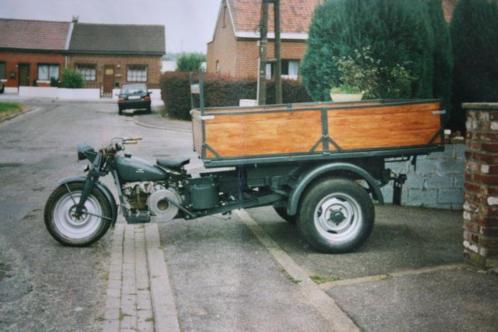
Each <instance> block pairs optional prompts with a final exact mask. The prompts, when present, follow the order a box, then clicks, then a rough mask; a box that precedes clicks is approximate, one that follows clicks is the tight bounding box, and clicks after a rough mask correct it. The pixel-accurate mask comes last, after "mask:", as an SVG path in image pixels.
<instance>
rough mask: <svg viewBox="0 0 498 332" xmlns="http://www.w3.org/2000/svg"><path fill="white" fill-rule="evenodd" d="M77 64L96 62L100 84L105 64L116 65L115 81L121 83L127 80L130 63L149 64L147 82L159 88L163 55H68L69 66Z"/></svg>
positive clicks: (150, 86)
mask: <svg viewBox="0 0 498 332" xmlns="http://www.w3.org/2000/svg"><path fill="white" fill-rule="evenodd" d="M77 64H95V65H97V77H96V82H89V85H92V83H94V84H95V85H96V86H100V85H101V84H102V83H103V80H104V66H105V65H114V66H115V67H114V68H115V82H116V83H118V84H119V85H121V84H122V83H125V82H126V74H127V66H128V65H146V66H147V84H148V86H149V88H153V89H157V88H159V80H160V76H161V57H160V56H128V55H122V56H118V55H115V56H107V55H70V56H69V57H68V67H70V68H74V67H75V66H76V65H77Z"/></svg>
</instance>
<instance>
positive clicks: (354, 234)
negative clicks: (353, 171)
mask: <svg viewBox="0 0 498 332" xmlns="http://www.w3.org/2000/svg"><path fill="white" fill-rule="evenodd" d="M374 219H375V209H374V205H373V203H372V200H371V199H370V196H369V195H368V193H367V191H366V190H365V189H364V188H363V187H361V186H360V185H359V184H357V183H355V182H353V181H350V180H345V179H328V180H324V181H321V182H319V183H317V184H316V185H314V186H313V187H312V188H311V189H310V190H309V191H308V192H307V193H306V194H305V196H304V198H303V200H302V202H301V204H300V211H299V218H298V222H297V223H298V226H299V230H300V231H301V233H302V234H303V237H304V238H305V239H306V240H307V241H308V243H309V244H310V245H311V246H313V247H314V248H315V249H317V250H319V251H322V252H327V253H345V252H351V251H353V250H355V249H357V248H358V247H360V246H361V245H362V244H363V243H364V242H365V241H366V240H367V238H368V237H369V235H370V233H371V232H372V229H373V225H374Z"/></svg>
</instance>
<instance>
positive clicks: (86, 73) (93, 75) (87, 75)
mask: <svg viewBox="0 0 498 332" xmlns="http://www.w3.org/2000/svg"><path fill="white" fill-rule="evenodd" d="M76 70H77V71H78V72H79V73H80V74H81V75H83V79H84V80H85V81H95V80H96V79H97V66H96V65H76Z"/></svg>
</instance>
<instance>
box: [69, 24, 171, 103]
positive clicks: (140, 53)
mask: <svg viewBox="0 0 498 332" xmlns="http://www.w3.org/2000/svg"><path fill="white" fill-rule="evenodd" d="M71 30H72V34H71V39H70V43H69V48H68V50H67V51H66V54H67V55H68V66H69V67H70V68H75V69H76V70H78V71H79V72H81V73H82V74H83V77H84V79H85V81H86V85H87V86H88V87H95V86H97V87H101V89H102V91H103V93H104V94H109V93H111V92H112V89H113V88H118V87H120V86H121V84H123V83H127V82H144V83H147V85H148V87H149V88H154V89H155V88H159V79H160V76H161V57H162V56H163V55H164V53H165V37H164V26H162V25H116V24H89V23H79V22H78V21H76V20H74V21H73V22H72V23H71Z"/></svg>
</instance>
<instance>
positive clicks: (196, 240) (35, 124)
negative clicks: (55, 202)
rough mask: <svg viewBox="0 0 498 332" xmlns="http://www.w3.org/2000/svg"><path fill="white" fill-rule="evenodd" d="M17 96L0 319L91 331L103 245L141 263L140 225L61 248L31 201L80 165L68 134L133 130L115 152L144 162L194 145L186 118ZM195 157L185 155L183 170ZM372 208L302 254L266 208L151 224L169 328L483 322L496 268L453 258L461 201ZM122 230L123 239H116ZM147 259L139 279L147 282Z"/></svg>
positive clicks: (0, 172)
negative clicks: (347, 247) (372, 214)
mask: <svg viewBox="0 0 498 332" xmlns="http://www.w3.org/2000/svg"><path fill="white" fill-rule="evenodd" d="M26 103H27V104H28V105H29V106H30V107H31V108H32V109H33V110H32V111H31V112H29V113H27V114H24V115H21V116H19V117H17V118H15V119H13V120H10V121H8V122H4V123H0V138H1V140H0V183H1V189H2V194H1V196H0V330H1V331H35V330H36V331H100V330H102V326H103V325H104V323H105V322H106V319H107V318H106V303H109V299H107V302H106V294H107V296H109V294H110V292H109V289H110V285H111V282H112V280H113V276H112V273H113V271H112V269H111V270H110V266H115V265H116V264H115V262H112V261H111V252H112V254H113V255H114V253H117V256H120V255H124V256H123V257H122V259H123V262H122V264H123V266H124V265H126V264H129V263H130V262H133V264H137V265H138V264H141V262H140V259H144V257H146V255H147V257H148V258H149V264H150V263H151V262H153V260H152V261H151V260H150V257H149V256H148V255H149V252H148V250H149V248H148V246H149V243H145V244H144V243H143V242H140V241H146V240H143V238H144V233H145V234H146V233H147V232H148V231H149V230H150V229H148V228H145V230H143V228H141V227H142V226H137V227H135V228H126V229H128V231H127V230H126V229H125V228H124V227H125V226H123V225H121V226H122V227H121V226H120V227H121V228H118V227H116V229H115V230H110V231H109V232H108V234H107V235H106V236H104V238H103V239H101V240H100V241H99V242H97V243H96V244H94V245H93V246H91V247H89V248H67V247H63V246H61V245H59V244H58V243H57V242H56V241H55V240H53V239H52V238H51V237H50V235H49V234H48V232H47V231H46V230H45V226H44V223H43V207H44V203H45V200H46V198H47V197H48V195H49V194H50V192H51V191H52V190H53V188H54V187H55V186H56V184H57V182H58V181H59V180H61V179H63V178H65V177H69V176H75V175H81V174H83V171H82V169H83V167H84V165H85V163H78V162H77V161H76V150H75V147H76V145H77V144H79V143H83V142H85V143H88V144H90V145H93V146H96V147H99V146H101V145H103V144H107V143H108V142H109V141H110V139H111V138H113V137H116V136H121V137H131V136H140V137H143V141H141V142H140V144H138V145H133V146H127V150H128V151H129V152H130V153H132V154H134V155H135V156H138V157H140V158H143V159H145V160H149V161H153V159H154V158H155V157H164V156H167V155H189V156H192V157H194V154H193V153H192V152H191V151H192V141H191V134H190V125H189V123H187V122H181V121H169V120H165V119H163V118H160V117H159V116H158V115H157V114H152V115H136V116H118V112H117V108H116V105H115V104H111V103H69V102H67V103H51V102H49V101H40V100H30V101H27V102H26ZM199 166H201V164H200V163H199V161H198V160H197V161H196V160H195V159H194V160H193V166H191V168H192V169H193V168H195V167H199ZM104 183H106V184H108V185H109V187H110V188H112V185H111V182H110V179H108V178H106V179H104ZM376 213H377V220H376V226H375V228H374V231H373V234H372V236H371V238H370V239H369V241H368V242H367V244H366V245H365V246H364V247H362V248H361V249H360V250H359V251H358V252H355V253H351V254H343V255H326V254H320V253H317V252H314V251H313V250H312V249H310V248H309V246H308V245H307V244H306V243H305V242H304V240H303V239H302V238H301V237H300V235H299V233H298V230H297V228H296V227H295V226H292V225H289V224H288V223H286V222H285V221H283V220H282V219H280V218H279V217H278V216H277V214H276V213H275V212H274V211H273V209H272V208H271V207H262V208H255V209H249V210H248V211H244V210H242V211H235V212H234V213H233V214H231V215H214V216H208V217H204V218H199V219H197V220H190V221H185V220H182V219H175V220H173V221H171V222H168V223H160V224H158V230H159V236H160V241H157V242H158V243H156V244H155V245H157V248H160V251H161V253H162V255H164V256H163V257H164V263H165V266H166V267H167V275H166V278H165V279H164V280H165V284H163V285H161V286H164V287H165V288H170V289H171V291H172V292H171V294H170V295H168V296H169V300H170V301H171V302H172V303H173V305H174V306H175V307H176V311H177V314H176V315H174V316H175V317H171V318H172V319H173V320H175V321H177V323H178V325H179V327H180V330H182V331H333V330H351V329H352V328H351V327H353V329H359V330H366V331H386V330H391V331H392V330H403V331H420V330H425V331H431V330H432V331H434V330H472V329H478V330H482V331H492V330H493V329H495V328H496V326H497V324H498V320H497V317H496V311H497V310H498V303H497V301H496V298H497V297H498V286H497V285H498V283H497V282H496V275H492V274H486V273H482V271H481V272H479V271H476V270H475V269H473V268H471V267H469V266H466V265H464V264H462V254H461V252H462V245H461V242H462V239H461V236H462V235H461V234H462V230H461V228H462V226H461V225H462V219H461V212H458V211H456V212H455V211H444V210H431V209H422V208H400V207H392V206H384V207H382V206H377V207H376ZM120 222H122V218H121V220H120ZM126 227H127V226H126ZM123 229H125V230H124V231H123ZM130 229H131V231H130ZM118 231H119V232H121V233H123V232H124V233H123V234H124V235H120V234H119V233H118ZM116 234H117V235H116ZM114 235H116V236H114ZM119 236H121V239H124V240H122V241H124V242H119V241H116V239H117V238H119ZM146 237H147V234H146V235H145V238H146ZM113 238H114V239H115V240H114V241H113V240H112V239H113ZM130 239H132V240H131V241H133V239H135V240H134V241H135V246H133V242H131V245H129V246H128V247H127V245H128V244H129V243H128V244H127V241H129V240H130ZM137 239H140V240H137ZM137 241H138V242H137ZM113 242H114V243H113ZM159 242H160V243H159ZM123 247H124V248H125V249H124V250H123ZM137 248H139V251H137V252H139V253H135V252H134V250H138V249H137ZM153 249H154V248H153ZM123 253H124V254H123ZM113 257H114V256H113ZM127 259H129V260H128V261H127ZM150 268H151V267H150V266H149V271H148V273H149V277H150V280H149V281H147V280H146V281H145V285H150V284H152V288H151V289H150V287H149V286H147V287H149V291H151V292H153V291H154V290H155V288H154V284H153V277H154V273H152V272H151V270H150ZM144 269H146V267H145V265H143V264H142V265H141V266H140V268H138V267H137V268H135V270H133V271H139V270H144ZM124 273H125V271H124V270H123V275H124ZM118 277H119V278H121V274H120V275H119V276H118ZM123 278H124V277H123ZM133 278H137V283H138V281H139V276H138V275H135V276H134V277H133ZM123 283H125V280H124V279H123ZM476 285H480V287H476ZM108 286H109V289H108ZM123 287H124V286H123ZM136 287H137V289H138V287H139V286H138V285H137V286H136ZM147 287H145V288H147ZM142 290H143V289H142ZM111 293H112V292H111ZM161 294H162V293H161ZM128 295H134V294H133V292H130V293H129V294H128ZM152 296H154V294H152ZM121 301H123V299H121ZM134 301H135V302H134V303H135V304H136V303H138V302H137V301H138V300H137V299H135V300H134ZM148 301H149V302H150V299H149V300H148ZM135 304H134V305H135ZM484 304H485V305H484ZM152 305H154V299H153V302H152ZM135 309H136V310H139V309H140V308H138V305H136V308H134V310H135ZM136 310H135V311H136ZM167 314H168V313H164V315H165V316H167ZM122 316H123V315H122V313H120V314H119V316H118V317H116V319H117V320H119V321H121V323H119V322H118V325H120V326H121V330H124V328H123V322H124V321H126V320H127V317H126V315H125V317H122ZM158 319H159V316H158V315H157V314H156V315H155V317H146V318H145V320H144V321H143V322H142V323H147V322H149V323H150V324H148V325H147V328H144V329H143V330H152V325H153V323H155V329H156V331H159V330H160V328H159V325H158V324H159V320H158ZM130 324H131V326H130V328H132V329H135V330H142V329H140V327H139V326H138V325H137V324H139V323H137V321H136V320H135V321H131V320H130ZM133 324H134V325H133Z"/></svg>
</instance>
